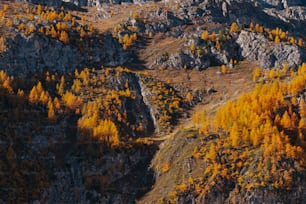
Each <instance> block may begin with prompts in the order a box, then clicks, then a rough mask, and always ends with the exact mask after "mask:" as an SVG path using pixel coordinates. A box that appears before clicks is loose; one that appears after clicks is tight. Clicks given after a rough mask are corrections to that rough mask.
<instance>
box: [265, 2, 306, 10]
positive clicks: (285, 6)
mask: <svg viewBox="0 0 306 204" xmlns="http://www.w3.org/2000/svg"><path fill="white" fill-rule="evenodd" d="M262 1H263V2H265V3H267V4H269V5H272V6H283V7H284V8H287V7H289V6H300V5H305V2H304V1H302V0H262Z"/></svg>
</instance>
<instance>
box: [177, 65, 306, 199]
mask: <svg viewBox="0 0 306 204" xmlns="http://www.w3.org/2000/svg"><path fill="white" fill-rule="evenodd" d="M284 69H287V67H286V66H284ZM263 73H264V71H261V70H258V69H257V70H255V73H254V75H255V76H256V77H257V76H258V75H259V76H260V75H261V74H263ZM281 73H282V74H283V75H282V76H281V77H272V78H271V80H268V81H266V83H264V82H260V83H258V84H257V85H256V86H255V88H254V90H253V91H251V92H250V93H246V94H242V95H241V96H239V97H238V99H237V100H235V101H229V102H228V103H227V104H226V105H224V106H222V107H220V108H219V109H218V110H217V112H216V114H215V116H214V118H210V116H209V115H207V114H206V113H205V112H203V113H201V114H199V113H197V114H195V115H194V117H193V122H194V123H195V124H196V125H197V127H199V135H200V138H201V139H202V140H205V142H203V143H202V145H199V146H197V147H196V148H195V149H194V150H193V156H194V157H195V158H197V159H199V160H200V161H202V162H203V165H205V170H204V172H203V174H202V176H201V177H198V178H195V179H194V183H193V184H188V183H186V182H185V184H187V188H186V189H187V190H193V191H194V192H196V193H197V194H199V195H205V194H207V193H209V192H210V191H211V190H212V189H216V186H219V187H220V186H221V187H222V186H223V185H224V184H225V183H226V182H227V181H234V182H235V183H236V184H237V186H239V188H238V189H236V191H237V192H239V191H241V190H243V189H245V190H249V189H252V188H262V187H269V188H274V189H280V190H288V189H292V188H295V187H296V186H295V184H294V183H293V181H294V180H295V179H296V178H297V177H298V175H300V173H302V172H305V170H306V159H305V158H306V154H305V148H306V136H305V135H306V123H305V119H306V105H305V98H304V91H305V88H306V64H302V65H301V66H299V68H298V71H297V72H294V73H290V74H288V70H287V71H282V72H281ZM278 74H279V73H278ZM267 75H268V76H267V77H270V76H269V73H267ZM288 78H290V82H288ZM212 135H214V137H212ZM242 169H244V171H242ZM246 172H247V173H246ZM176 193H177V194H180V193H182V192H180V191H178V190H177V191H176Z"/></svg>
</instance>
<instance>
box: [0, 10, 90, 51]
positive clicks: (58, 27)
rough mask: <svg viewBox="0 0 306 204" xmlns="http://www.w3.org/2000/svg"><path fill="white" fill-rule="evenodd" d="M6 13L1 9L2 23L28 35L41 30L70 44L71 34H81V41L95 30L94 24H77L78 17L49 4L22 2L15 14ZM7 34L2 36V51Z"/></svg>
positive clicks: (0, 42)
mask: <svg viewBox="0 0 306 204" xmlns="http://www.w3.org/2000/svg"><path fill="white" fill-rule="evenodd" d="M6 13H7V12H6V11H5V9H3V10H1V11H0V24H1V23H3V24H4V25H5V26H6V27H7V28H11V27H15V28H16V29H18V30H19V31H20V32H22V33H24V34H25V35H26V36H28V35H30V34H31V33H34V32H39V33H42V34H44V35H47V36H50V37H52V38H56V39H58V40H60V41H61V42H63V43H65V44H68V43H69V42H70V40H71V39H70V35H73V36H77V35H79V36H80V39H79V40H80V41H81V40H82V39H83V38H85V37H87V36H91V35H92V33H93V32H94V27H93V25H85V24H84V25H79V24H77V23H76V18H75V17H72V14H71V12H70V11H65V10H64V8H63V7H62V8H61V9H60V10H53V9H51V8H49V7H47V6H45V7H43V6H41V5H38V6H33V7H32V8H30V7H29V6H28V5H27V4H21V6H20V7H19V8H18V9H15V10H14V12H13V13H14V15H9V14H6ZM46 22H48V23H47V24H46ZM74 33H77V34H76V35H75V34H74ZM3 35H4V34H3ZM7 36H9V34H8V33H6V34H5V36H0V37H1V38H0V51H3V50H4V47H5V46H4V41H3V38H4V37H7ZM1 39H2V40H1Z"/></svg>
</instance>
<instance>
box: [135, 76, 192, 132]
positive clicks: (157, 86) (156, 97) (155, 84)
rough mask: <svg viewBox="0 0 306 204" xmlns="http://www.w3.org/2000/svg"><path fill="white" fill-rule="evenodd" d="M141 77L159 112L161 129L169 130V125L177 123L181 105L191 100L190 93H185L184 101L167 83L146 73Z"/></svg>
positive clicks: (181, 110) (181, 109)
mask: <svg viewBox="0 0 306 204" xmlns="http://www.w3.org/2000/svg"><path fill="white" fill-rule="evenodd" d="M141 79H142V80H143V83H144V84H145V85H146V87H147V88H148V89H149V90H150V91H151V92H152V93H153V95H152V101H153V103H154V107H155V108H156V109H157V110H158V112H160V113H161V114H160V115H159V118H158V123H159V125H160V127H161V129H163V130H165V131H170V129H171V126H172V125H175V124H176V123H177V120H178V118H179V116H180V114H182V112H183V108H182V105H183V104H184V103H185V102H187V103H191V102H192V100H193V96H192V94H191V93H189V94H188V93H187V95H188V96H187V100H186V101H184V100H183V99H182V98H181V97H180V96H179V95H178V94H177V93H176V91H175V90H174V88H172V87H171V86H170V85H169V84H167V83H164V82H161V81H155V80H153V79H152V78H151V77H150V76H147V75H143V76H142V78H141Z"/></svg>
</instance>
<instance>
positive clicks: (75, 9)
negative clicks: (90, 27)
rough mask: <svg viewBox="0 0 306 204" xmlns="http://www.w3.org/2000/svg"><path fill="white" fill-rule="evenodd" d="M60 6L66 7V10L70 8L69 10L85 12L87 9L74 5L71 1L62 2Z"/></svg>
mask: <svg viewBox="0 0 306 204" xmlns="http://www.w3.org/2000/svg"><path fill="white" fill-rule="evenodd" d="M62 6H63V7H64V8H65V9H67V10H71V11H79V12H87V11H88V9H86V8H83V7H80V6H77V5H75V4H74V3H71V2H62Z"/></svg>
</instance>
